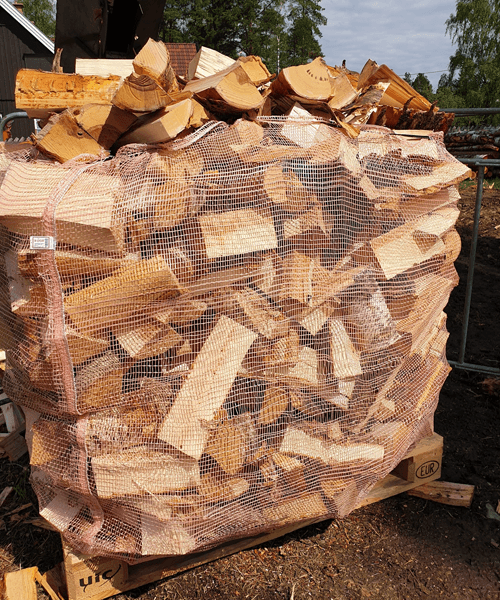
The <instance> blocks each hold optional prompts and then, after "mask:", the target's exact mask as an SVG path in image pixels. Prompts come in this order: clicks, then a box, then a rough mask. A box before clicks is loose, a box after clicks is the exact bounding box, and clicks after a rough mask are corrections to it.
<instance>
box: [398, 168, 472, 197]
mask: <svg viewBox="0 0 500 600" xmlns="http://www.w3.org/2000/svg"><path fill="white" fill-rule="evenodd" d="M470 174H471V170H470V169H469V167H468V166H467V165H464V164H462V163H460V162H458V161H457V162H453V163H446V164H444V165H442V166H440V167H436V168H434V169H433V170H432V173H431V174H429V175H411V176H407V177H405V183H406V184H407V185H409V186H410V188H411V190H412V191H414V192H417V193H420V194H422V193H424V194H432V193H434V192H437V191H439V190H440V189H442V188H444V187H449V186H451V185H455V184H457V183H459V182H460V181H463V180H464V179H466V178H467V177H470Z"/></svg>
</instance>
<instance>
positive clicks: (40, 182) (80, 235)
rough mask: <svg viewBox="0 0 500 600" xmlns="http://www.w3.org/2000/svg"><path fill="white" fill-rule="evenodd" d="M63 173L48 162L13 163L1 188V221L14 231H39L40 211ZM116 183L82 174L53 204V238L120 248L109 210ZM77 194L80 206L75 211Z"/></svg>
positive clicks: (36, 233)
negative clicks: (54, 224)
mask: <svg viewBox="0 0 500 600" xmlns="http://www.w3.org/2000/svg"><path fill="white" fill-rule="evenodd" d="M68 175H69V172H68V171H67V170H66V169H63V168H61V167H59V166H58V165H54V164H51V163H47V162H29V163H21V162H13V163H12V164H11V165H10V167H9V169H8V172H7V173H6V176H5V179H4V182H3V185H2V187H1V189H0V205H1V208H0V222H1V223H2V224H3V225H5V227H7V229H9V230H10V231H14V232H15V233H19V234H22V235H26V236H32V235H34V236H43V235H44V230H43V227H42V215H43V211H44V209H45V207H46V205H47V202H48V201H49V199H50V198H51V197H52V195H53V194H54V191H55V190H56V189H57V186H58V185H60V184H62V182H63V180H64V179H66V178H67V177H68ZM120 186H121V182H120V179H119V178H118V177H113V176H109V175H97V174H94V173H89V172H86V173H82V174H81V175H80V176H79V177H78V179H76V181H75V182H74V183H73V185H72V186H71V187H70V188H69V190H68V191H67V192H66V194H65V195H64V199H63V200H62V201H61V202H59V204H58V205H57V207H56V209H55V218H56V231H57V241H58V242H64V243H67V244H71V245H73V246H81V247H83V248H85V247H93V248H97V249H98V250H101V251H104V252H121V250H122V249H123V231H121V230H120V228H119V227H117V226H116V224H115V220H114V213H113V210H114V207H115V203H116V199H117V197H118V196H119V193H120V189H121V187H120ZM90 190H92V193H89V191H90ZM82 198H85V203H86V204H85V208H84V209H82V208H81V207H80V208H79V209H78V210H75V207H76V206H79V205H78V203H79V202H81V201H82Z"/></svg>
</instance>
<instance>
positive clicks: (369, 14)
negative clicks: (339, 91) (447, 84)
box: [320, 0, 456, 90]
mask: <svg viewBox="0 0 500 600" xmlns="http://www.w3.org/2000/svg"><path fill="white" fill-rule="evenodd" d="M321 6H322V7H323V8H324V11H323V14H324V15H325V17H326V18H327V19H328V24H327V25H326V27H322V28H321V32H322V34H323V37H322V38H320V44H321V48H322V50H323V54H324V56H325V61H326V63H327V64H329V65H341V64H342V61H343V60H344V59H345V60H346V67H347V68H348V69H351V70H352V71H360V70H361V69H362V68H363V65H364V64H365V62H366V61H367V60H368V59H369V58H371V59H372V60H374V61H375V62H377V63H378V64H379V65H381V64H386V65H387V66H388V67H390V68H391V69H392V70H393V71H395V72H396V73H397V74H398V75H401V76H402V77H403V76H404V74H405V73H406V72H408V73H412V74H413V73H415V74H416V73H427V77H428V78H429V80H430V81H431V83H432V85H433V87H434V90H435V88H436V86H437V84H438V82H439V78H440V77H441V75H442V73H430V71H443V70H445V69H447V68H448V64H449V58H450V56H451V55H452V54H454V53H455V47H454V46H452V43H451V38H450V36H449V35H446V24H445V21H446V19H448V18H449V16H450V15H451V14H452V13H454V12H455V6H456V2H455V0H414V1H413V2H405V1H404V0H403V1H400V0H383V1H382V0H380V1H377V0H321Z"/></svg>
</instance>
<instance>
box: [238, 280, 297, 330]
mask: <svg viewBox="0 0 500 600" xmlns="http://www.w3.org/2000/svg"><path fill="white" fill-rule="evenodd" d="M234 297H235V299H236V301H237V302H238V304H239V305H240V307H241V308H242V310H243V311H244V313H245V314H246V315H247V317H248V318H249V320H250V322H251V324H252V325H253V327H254V328H255V329H256V330H257V331H258V332H259V333H260V334H261V335H263V336H264V337H266V338H267V339H269V340H272V339H274V338H276V337H279V336H283V335H285V334H286V332H287V331H288V327H289V322H288V319H286V317H284V316H283V314H282V313H281V312H280V311H279V310H276V309H274V308H272V306H271V305H270V304H269V302H268V301H267V300H266V299H265V298H263V297H262V296H261V295H260V294H258V293H257V292H254V291H253V290H252V289H251V288H248V287H246V288H244V289H243V290H241V291H240V292H236V293H235V294H234Z"/></svg>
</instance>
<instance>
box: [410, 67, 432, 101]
mask: <svg viewBox="0 0 500 600" xmlns="http://www.w3.org/2000/svg"><path fill="white" fill-rule="evenodd" d="M412 87H413V89H414V90H416V91H417V92H418V93H419V94H422V96H423V97H424V98H427V100H429V102H434V100H435V94H434V92H433V90H432V83H431V82H430V81H429V78H428V77H426V76H425V75H424V73H419V74H418V75H417V76H416V77H415V79H414V80H413V82H412Z"/></svg>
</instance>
